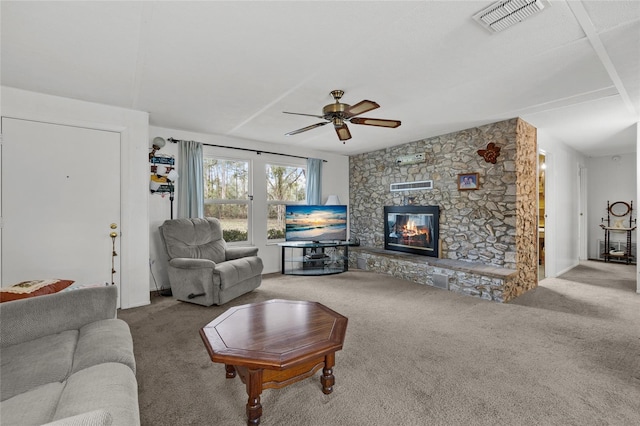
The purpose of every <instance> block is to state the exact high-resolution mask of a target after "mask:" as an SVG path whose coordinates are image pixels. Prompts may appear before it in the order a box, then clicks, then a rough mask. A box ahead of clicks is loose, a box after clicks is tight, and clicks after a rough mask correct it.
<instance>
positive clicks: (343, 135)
mask: <svg viewBox="0 0 640 426" xmlns="http://www.w3.org/2000/svg"><path fill="white" fill-rule="evenodd" d="M335 129H336V133H337V134H338V138H339V139H340V140H341V141H342V143H344V141H346V140H347V139H351V132H349V128H348V127H347V125H346V124H344V123H343V124H342V126H339V127H335Z"/></svg>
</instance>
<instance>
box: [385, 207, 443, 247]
mask: <svg viewBox="0 0 640 426" xmlns="http://www.w3.org/2000/svg"><path fill="white" fill-rule="evenodd" d="M439 218H440V207H438V206H385V207H384V248H385V250H396V251H404V252H408V253H414V254H420V255H423V256H432V257H438V238H439V237H438V227H439V225H438V222H439V221H438V219H439Z"/></svg>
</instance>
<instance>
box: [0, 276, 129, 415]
mask: <svg viewBox="0 0 640 426" xmlns="http://www.w3.org/2000/svg"><path fill="white" fill-rule="evenodd" d="M117 290H118V289H117V287H116V286H105V287H94V288H82V289H75V290H70V291H63V292H60V293H55V294H51V295H44V296H37V297H33V298H28V299H22V300H16V301H12V302H4V303H2V304H0V351H1V357H2V364H1V370H0V377H2V380H1V381H0V391H1V394H2V397H1V402H0V416H1V417H0V424H1V425H2V426H12V425H16V426H28V425H43V424H47V425H49V426H54V425H55V426H76V425H86V426H88V425H91V426H98V425H123V426H125V425H126V426H132V425H133V426H135V425H139V424H140V414H139V408H138V385H137V381H136V376H135V369H136V365H135V358H134V355H133V340H132V338H131V332H130V330H129V326H128V325H127V323H125V322H124V321H122V320H120V319H117V318H116V301H117Z"/></svg>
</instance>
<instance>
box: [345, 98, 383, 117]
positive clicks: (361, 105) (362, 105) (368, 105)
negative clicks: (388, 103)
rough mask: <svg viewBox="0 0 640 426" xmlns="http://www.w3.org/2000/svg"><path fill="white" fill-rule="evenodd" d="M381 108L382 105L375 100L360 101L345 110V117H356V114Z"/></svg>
mask: <svg viewBox="0 0 640 426" xmlns="http://www.w3.org/2000/svg"><path fill="white" fill-rule="evenodd" d="M376 108H380V105H378V104H377V103H375V102H373V101H367V100H364V101H360V102H358V103H357V104H355V105H351V106H350V107H349V108H347V110H346V111H345V112H344V115H345V117H354V116H356V115H360V114H364V113H365V112H367V111H371V110H373V109H376Z"/></svg>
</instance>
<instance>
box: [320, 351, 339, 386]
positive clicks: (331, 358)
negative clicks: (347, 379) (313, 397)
mask: <svg viewBox="0 0 640 426" xmlns="http://www.w3.org/2000/svg"><path fill="white" fill-rule="evenodd" d="M335 363H336V354H335V353H331V354H329V355H326V356H325V357H324V367H323V368H322V376H321V377H320V383H322V392H323V393H324V394H326V395H328V394H330V393H331V392H333V385H334V383H335V381H336V378H335V376H334V375H333V366H334V365H335Z"/></svg>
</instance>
